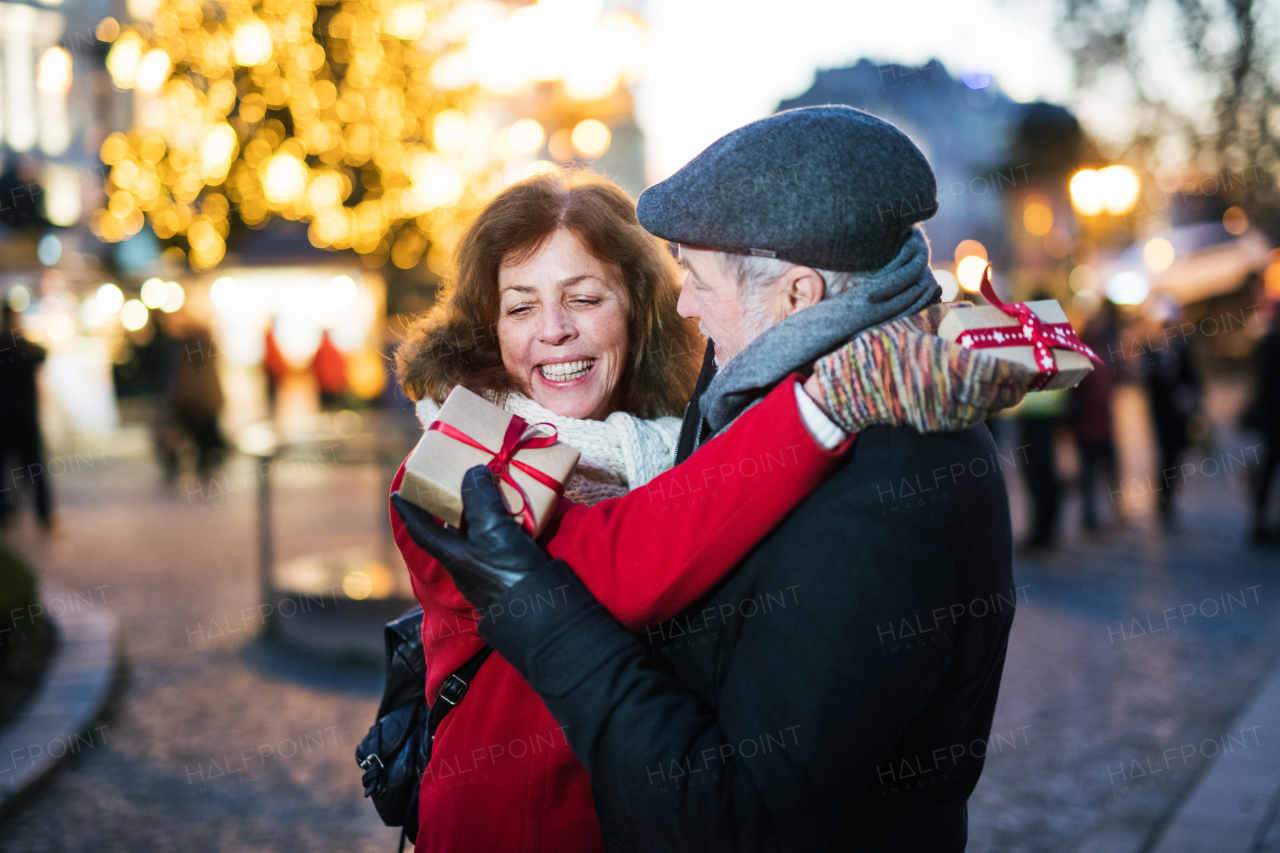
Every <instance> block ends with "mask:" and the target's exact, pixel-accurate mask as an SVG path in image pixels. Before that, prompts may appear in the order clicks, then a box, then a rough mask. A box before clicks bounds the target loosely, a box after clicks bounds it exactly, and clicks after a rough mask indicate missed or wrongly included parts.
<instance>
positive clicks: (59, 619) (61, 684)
mask: <svg viewBox="0 0 1280 853" xmlns="http://www.w3.org/2000/svg"><path fill="white" fill-rule="evenodd" d="M55 602H56V603H58V604H59V605H60V609H61V611H62V612H61V614H58V613H55V612H54V611H55V610H56V609H58V607H55ZM40 604H41V606H42V607H43V608H44V612H45V613H47V614H48V615H49V617H50V618H51V619H52V620H53V625H54V629H55V631H56V642H57V646H56V647H55V649H54V652H53V656H52V658H51V659H50V661H49V664H48V668H47V669H46V671H45V674H44V677H43V678H42V679H41V681H40V686H39V687H38V688H37V689H36V693H35V695H34V696H32V697H31V699H30V700H28V702H27V705H26V706H25V707H24V708H23V709H22V711H21V712H20V713H19V714H18V717H17V718H16V719H15V720H14V721H13V722H12V723H11V724H10V725H8V726H6V727H5V728H4V729H3V730H2V731H0V808H3V807H5V806H7V805H8V804H10V803H11V802H12V801H13V800H15V799H16V798H17V797H18V795H20V794H21V793H22V792H23V791H25V790H26V789H28V788H29V787H31V785H32V784H34V783H35V782H36V781H37V780H38V779H40V778H41V777H43V776H44V775H45V774H46V773H48V772H49V771H50V770H52V769H53V768H54V766H56V765H57V763H58V762H59V761H60V760H61V759H62V758H64V757H65V756H67V755H70V754H75V753H78V752H79V751H80V749H81V747H83V746H86V745H87V746H89V747H93V746H95V745H96V744H95V741H94V737H95V735H94V733H93V732H92V731H90V732H88V736H87V737H86V736H85V732H86V730H87V729H88V728H89V725H90V723H92V722H93V721H94V719H95V718H97V716H98V714H99V713H100V712H101V710H102V707H103V705H104V704H105V702H106V700H107V695H108V692H109V690H110V687H111V683H112V680H113V679H114V676H115V671H116V662H117V660H118V657H119V642H120V640H119V626H118V624H117V622H116V617H115V615H114V614H113V613H111V612H110V611H109V610H107V609H106V608H105V606H103V607H97V606H95V605H94V603H93V602H92V601H90V602H88V607H84V606H82V605H83V598H82V597H80V596H76V595H75V594H74V593H72V592H71V591H70V590H68V589H66V588H65V587H62V586H60V585H59V584H56V583H52V582H48V581H45V580H42V581H41V582H40ZM104 741H105V738H104ZM55 753H57V754H55Z"/></svg>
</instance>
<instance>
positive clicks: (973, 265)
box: [956, 255, 987, 293]
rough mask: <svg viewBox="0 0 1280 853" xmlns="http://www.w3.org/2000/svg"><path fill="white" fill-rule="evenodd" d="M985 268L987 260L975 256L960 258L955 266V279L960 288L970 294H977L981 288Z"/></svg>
mask: <svg viewBox="0 0 1280 853" xmlns="http://www.w3.org/2000/svg"><path fill="white" fill-rule="evenodd" d="M986 268H987V259H986V258H980V257H978V256H977V255H969V256H968V257H965V258H962V259H961V260H960V263H958V264H956V278H957V279H958V280H959V282H960V286H961V287H963V288H964V289H965V290H967V291H969V292H970V293H977V292H978V289H979V288H980V287H982V273H983V271H984V270H985V269H986Z"/></svg>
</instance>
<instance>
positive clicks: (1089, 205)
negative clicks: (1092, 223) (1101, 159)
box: [1069, 169, 1107, 216]
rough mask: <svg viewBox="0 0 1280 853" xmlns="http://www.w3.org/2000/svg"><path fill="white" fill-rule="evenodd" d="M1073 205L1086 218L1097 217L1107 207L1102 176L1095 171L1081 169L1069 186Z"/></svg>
mask: <svg viewBox="0 0 1280 853" xmlns="http://www.w3.org/2000/svg"><path fill="white" fill-rule="evenodd" d="M1069 189H1070V192H1071V204H1072V205H1074V206H1075V209H1076V210H1077V211H1079V212H1080V213H1082V214H1084V215H1085V216H1097V215H1098V214H1099V213H1101V212H1102V211H1103V209H1104V208H1105V207H1106V206H1107V201H1106V197H1105V196H1104V195H1103V190H1102V176H1101V175H1099V174H1098V172H1097V170H1095V169H1081V170H1080V171H1079V172H1076V173H1075V175H1073V176H1072V178H1071V184H1070V185H1069Z"/></svg>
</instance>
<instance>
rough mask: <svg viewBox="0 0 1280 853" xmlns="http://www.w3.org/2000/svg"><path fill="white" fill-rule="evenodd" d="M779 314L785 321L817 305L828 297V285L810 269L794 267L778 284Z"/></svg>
mask: <svg viewBox="0 0 1280 853" xmlns="http://www.w3.org/2000/svg"><path fill="white" fill-rule="evenodd" d="M778 284H779V286H778V299H779V302H780V303H781V304H780V305H779V306H778V307H779V308H780V311H779V313H780V314H781V316H782V318H783V319H786V318H787V317H790V316H791V315H792V314H794V313H796V312H797V311H799V310H801V309H802V308H808V307H809V306H811V305H817V304H818V303H819V302H821V301H822V298H823V297H824V296H826V295H827V283H826V282H825V281H824V280H823V278H822V276H821V275H819V274H818V271H817V270H815V269H812V268H810V267H792V268H791V269H789V270H787V273H786V275H784V276H783V277H782V280H781V281H780V282H779V283H778Z"/></svg>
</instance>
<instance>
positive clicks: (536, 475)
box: [427, 415, 564, 536]
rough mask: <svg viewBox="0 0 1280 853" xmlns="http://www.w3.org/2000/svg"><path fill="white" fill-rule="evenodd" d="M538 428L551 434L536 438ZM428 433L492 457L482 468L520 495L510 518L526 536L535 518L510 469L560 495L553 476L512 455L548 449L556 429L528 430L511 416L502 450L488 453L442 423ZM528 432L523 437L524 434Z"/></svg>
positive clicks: (525, 425) (561, 490)
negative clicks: (513, 519) (517, 517)
mask: <svg viewBox="0 0 1280 853" xmlns="http://www.w3.org/2000/svg"><path fill="white" fill-rule="evenodd" d="M540 426H545V427H551V435H538V434H537V433H536V432H533V431H532V429H533V428H536V427H540ZM427 429H428V430H435V431H436V432H440V433H444V434H445V435H447V436H448V437H449V438H452V439H453V440H454V441H460V442H462V443H463V444H465V445H467V446H468V447H474V448H475V449H476V450H483V451H484V452H485V453H491V454H493V458H492V459H490V460H489V461H488V462H487V463H485V467H486V468H488V469H489V470H490V471H492V472H493V476H494V477H497V478H499V479H501V480H502V481H503V482H505V483H506V484H507V485H509V486H511V488H513V489H515V490H516V492H517V493H519V495H520V501H521V504H520V509H519V510H518V511H512V513H511V514H512V515H513V516H514V515H518V516H520V525H521V526H522V527H523V528H524V529H525V532H526V533H528V534H529V535H531V536H532V535H533V531H534V527H535V522H536V519H534V517H533V510H531V509H530V508H529V496H528V495H527V494H525V491H524V489H523V488H521V486H520V484H519V483H517V482H516V480H515V477H513V476H512V474H511V466H512V465H514V466H515V467H517V468H519V469H520V470H521V471H523V472H524V473H526V474H528V475H529V476H530V477H532V478H533V479H535V480H537V481H538V482H539V483H541V484H542V485H544V486H546V487H547V488H548V489H551V490H552V491H553V492H555V493H556V496H557V497H559V496H560V495H561V494H563V493H564V484H563V483H561V482H560V481H558V480H556V479H555V478H554V477H552V476H550V475H548V474H546V473H544V472H542V471H539V470H538V469H537V468H534V467H533V466H532V465H526V464H525V463H523V462H521V461H520V460H519V459H516V458H515V455H516V454H517V453H519V452H520V451H521V450H524V449H525V448H526V447H529V448H537V447H550V446H551V445H553V444H555V443H556V428H555V427H554V426H552V425H551V424H548V423H537V424H534V425H533V427H532V428H531V427H530V426H529V424H528V423H527V422H526V421H525V419H524V418H522V417H520V416H519V415H512V416H511V422H510V423H508V424H507V433H506V435H505V436H503V438H502V447H500V448H498V450H497V451H493V450H490V449H489V448H487V447H485V446H484V445H483V444H481V443H480V442H478V441H476V440H475V439H474V438H472V437H471V436H469V435H467V434H466V433H465V432H463V431H462V430H460V429H456V428H455V427H453V426H452V425H450V424H447V423H445V422H444V421H433V422H432V424H431V426H429V427H427ZM526 430H529V433H528V434H527V435H526V434H525V431H526Z"/></svg>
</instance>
